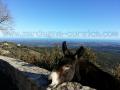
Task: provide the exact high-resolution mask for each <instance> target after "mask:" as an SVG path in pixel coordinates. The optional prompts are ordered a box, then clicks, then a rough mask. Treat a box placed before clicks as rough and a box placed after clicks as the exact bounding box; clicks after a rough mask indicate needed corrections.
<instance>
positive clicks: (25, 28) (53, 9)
mask: <svg viewBox="0 0 120 90" xmlns="http://www.w3.org/2000/svg"><path fill="white" fill-rule="evenodd" d="M4 2H5V3H6V4H7V6H8V8H9V10H10V12H11V14H12V17H13V20H14V22H15V32H17V33H19V32H20V33H22V34H23V32H31V33H41V32H44V33H49V32H50V33H52V34H51V37H53V38H56V37H57V35H56V36H54V35H53V33H55V34H56V33H62V34H68V33H69V35H68V36H66V35H63V36H61V37H60V36H59V37H57V38H74V36H75V35H74V36H71V35H72V33H73V34H75V33H80V34H81V32H82V35H81V36H77V37H75V38H90V37H91V38H101V39H104V37H105V36H104V35H103V36H100V37H97V35H98V33H99V34H104V33H106V32H107V34H111V35H112V34H115V33H117V34H116V35H115V36H109V37H107V38H108V39H118V37H117V35H118V33H119V32H120V31H119V30H120V0H4ZM94 32H95V33H97V35H96V36H94V35H93V36H90V34H93V33H94ZM83 33H87V35H86V36H85V37H84V35H83ZM70 34H71V35H70ZM105 35H106V34H105ZM36 36H37V35H30V36H29V35H23V37H36ZM40 37H42V36H40V35H38V36H37V38H40Z"/></svg>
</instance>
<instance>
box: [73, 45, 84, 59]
mask: <svg viewBox="0 0 120 90" xmlns="http://www.w3.org/2000/svg"><path fill="white" fill-rule="evenodd" d="M84 51H85V48H84V47H83V46H81V47H80V48H79V49H78V50H77V51H76V53H75V54H74V55H75V57H77V58H80V57H81V56H82V55H83V54H84Z"/></svg>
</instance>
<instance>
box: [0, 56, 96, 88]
mask: <svg viewBox="0 0 120 90" xmlns="http://www.w3.org/2000/svg"><path fill="white" fill-rule="evenodd" d="M0 71H2V72H4V73H5V74H6V75H8V76H9V77H10V78H12V80H13V83H15V84H16V85H17V87H18V88H19V90H95V89H92V88H90V87H87V86H82V85H81V84H79V83H75V82H68V83H63V84H61V85H59V86H58V87H57V88H49V87H48V79H47V78H48V75H49V73H50V72H49V71H48V70H45V69H43V68H39V67H36V66H34V65H32V64H29V63H26V62H23V61H21V60H18V59H13V58H9V57H4V56H0Z"/></svg>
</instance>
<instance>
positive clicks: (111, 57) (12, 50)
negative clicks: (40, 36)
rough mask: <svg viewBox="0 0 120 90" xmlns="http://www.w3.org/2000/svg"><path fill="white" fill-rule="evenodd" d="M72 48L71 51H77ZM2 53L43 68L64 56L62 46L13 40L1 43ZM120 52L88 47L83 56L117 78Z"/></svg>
mask: <svg viewBox="0 0 120 90" xmlns="http://www.w3.org/2000/svg"><path fill="white" fill-rule="evenodd" d="M75 50H76V49H75V48H72V49H71V51H73V52H74V51H75ZM0 55H4V56H8V57H12V58H16V59H21V60H24V61H25V62H28V63H32V64H34V65H37V66H39V67H41V68H46V69H48V70H52V68H53V67H54V66H55V65H56V64H57V63H58V62H59V59H60V58H61V57H62V56H63V53H62V50H61V47H57V46H56V47H28V46H23V45H19V44H15V43H11V42H1V43H0ZM117 55H119V54H116V53H113V52H112V53H111V52H98V51H95V50H94V51H93V49H91V48H86V50H85V53H84V55H83V58H85V59H88V60H90V62H92V63H94V64H95V65H97V66H98V67H100V68H102V69H104V70H105V71H108V72H110V73H112V74H113V75H114V76H116V77H117V78H119V77H120V65H117V66H116V64H114V63H118V61H119V59H118V56H117Z"/></svg>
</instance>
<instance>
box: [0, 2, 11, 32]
mask: <svg viewBox="0 0 120 90" xmlns="http://www.w3.org/2000/svg"><path fill="white" fill-rule="evenodd" d="M12 29H13V28H12V17H11V15H10V12H9V10H8V8H7V6H6V5H5V4H4V3H3V2H2V0H0V31H1V32H2V33H4V34H5V33H8V32H9V30H12Z"/></svg>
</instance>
